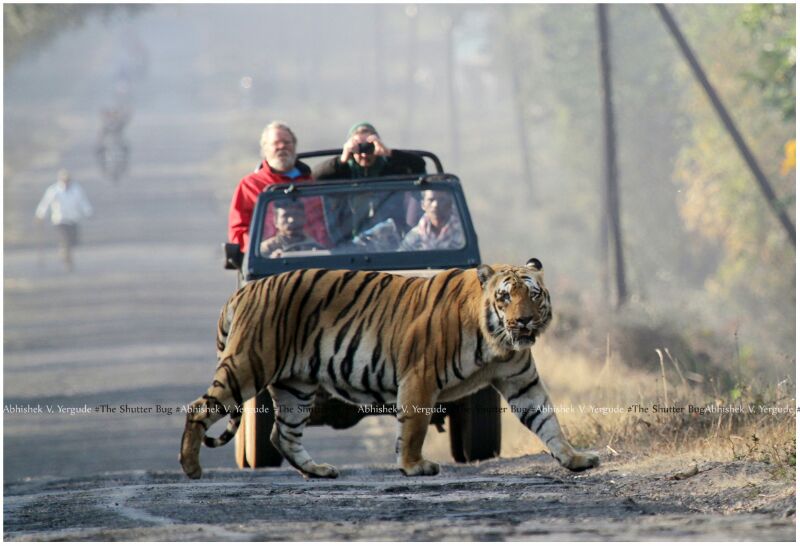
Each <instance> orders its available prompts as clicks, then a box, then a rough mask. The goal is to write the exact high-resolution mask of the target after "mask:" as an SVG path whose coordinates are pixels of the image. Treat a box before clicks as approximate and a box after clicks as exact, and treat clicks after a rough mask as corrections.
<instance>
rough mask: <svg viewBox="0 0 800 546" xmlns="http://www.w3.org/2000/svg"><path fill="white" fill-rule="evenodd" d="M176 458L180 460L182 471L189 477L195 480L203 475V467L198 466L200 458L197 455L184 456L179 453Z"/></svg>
mask: <svg viewBox="0 0 800 546" xmlns="http://www.w3.org/2000/svg"><path fill="white" fill-rule="evenodd" d="M178 460H179V461H180V462H181V467H182V468H183V471H184V473H185V474H186V475H187V476H189V477H190V478H191V479H193V480H196V479H199V478H200V476H202V475H203V468H202V467H201V466H200V459H198V458H197V457H191V456H189V457H184V454H183V453H181V454H180V455H179V456H178Z"/></svg>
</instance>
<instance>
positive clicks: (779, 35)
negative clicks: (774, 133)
mask: <svg viewBox="0 0 800 546" xmlns="http://www.w3.org/2000/svg"><path fill="white" fill-rule="evenodd" d="M739 21H740V23H741V24H742V25H743V26H744V27H745V28H746V29H747V30H748V31H749V33H750V44H751V47H753V48H754V49H756V50H757V51H758V62H757V63H756V64H755V66H754V67H753V68H750V69H747V70H745V71H744V72H743V74H744V76H745V78H746V79H747V80H748V81H749V82H750V83H752V84H754V85H755V86H756V87H757V88H758V89H759V90H760V91H761V93H762V100H763V101H764V103H765V104H766V105H768V106H770V107H773V108H776V109H777V110H778V111H780V112H781V114H782V115H783V119H784V120H787V121H790V120H794V118H795V101H796V98H795V72H796V68H797V61H796V51H795V47H796V42H797V39H796V27H795V9H794V6H793V5H790V4H754V5H749V6H746V7H745V8H744V9H743V11H742V14H741V15H740V16H739Z"/></svg>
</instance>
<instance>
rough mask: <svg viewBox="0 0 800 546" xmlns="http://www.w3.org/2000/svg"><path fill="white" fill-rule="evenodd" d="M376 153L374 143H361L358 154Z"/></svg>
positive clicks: (357, 149) (357, 150)
mask: <svg viewBox="0 0 800 546" xmlns="http://www.w3.org/2000/svg"><path fill="white" fill-rule="evenodd" d="M373 152H375V144H374V143H372V142H359V143H358V148H356V153H358V154H371V153H373Z"/></svg>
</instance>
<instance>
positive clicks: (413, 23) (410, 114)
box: [403, 4, 419, 142]
mask: <svg viewBox="0 0 800 546" xmlns="http://www.w3.org/2000/svg"><path fill="white" fill-rule="evenodd" d="M405 13H406V19H407V20H408V51H407V54H408V57H407V61H406V120H405V127H404V131H403V133H404V135H403V137H404V141H405V142H411V137H412V134H411V130H412V127H413V126H414V110H415V109H416V86H417V82H416V79H415V76H416V71H417V40H418V35H417V23H418V19H419V7H418V6H417V5H416V4H408V5H407V6H406V7H405Z"/></svg>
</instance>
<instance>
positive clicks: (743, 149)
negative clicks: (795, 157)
mask: <svg viewBox="0 0 800 546" xmlns="http://www.w3.org/2000/svg"><path fill="white" fill-rule="evenodd" d="M656 9H658V12H659V13H660V14H661V17H662V19H664V23H665V24H666V25H667V28H668V29H669V31H670V33H671V34H672V37H673V38H675V41H676V42H677V43H678V47H679V48H680V50H681V53H683V56H684V57H685V58H686V61H687V62H688V63H689V66H691V68H692V72H693V73H694V76H695V78H697V81H698V82H700V85H701V86H702V87H703V90H704V91H705V92H706V95H707V96H708V98H709V100H710V101H711V104H712V105H713V106H714V110H716V112H717V115H718V116H719V118H720V120H722V124H723V125H724V126H725V129H726V130H727V131H728V134H729V135H731V138H732V139H733V142H734V143H735V144H736V148H737V149H738V150H739V154H741V156H742V159H744V162H745V163H747V166H748V167H749V168H750V172H751V173H753V176H754V177H755V179H756V182H758V187H759V188H760V189H761V193H762V194H763V195H764V198H765V199H766V200H767V204H768V205H769V207H770V208H771V209H772V212H773V213H774V214H775V216H777V217H778V220H779V221H780V223H781V225H782V226H783V229H784V231H786V236H787V237H788V238H789V242H791V243H792V246H793V247H796V246H797V243H796V241H795V238H796V234H795V227H794V224H793V223H792V220H791V219H790V218H789V215H787V214H786V211H785V210H784V209H783V207H781V205H780V201H778V197H777V196H776V195H775V192H774V191H773V189H772V185H770V183H769V180H767V177H766V176H765V175H764V172H763V171H762V170H761V167H760V166H759V165H758V162H757V161H756V158H755V157H754V156H753V154H752V153H751V152H750V148H749V147H748V146H747V143H746V142H745V141H744V138H742V135H741V133H739V129H737V128H736V124H735V123H734V122H733V119H732V118H731V116H730V115H729V114H728V110H727V109H726V108H725V105H724V104H722V101H721V100H720V98H719V96H718V95H717V92H716V91H715V90H714V87H713V86H712V85H711V82H710V81H708V78H707V77H706V74H705V71H704V70H703V67H701V66H700V63H699V62H698V60H697V57H695V55H694V53H693V52H692V49H691V48H690V47H689V43H688V42H687V41H686V38H684V36H683V33H682V32H681V30H680V28H679V27H678V23H677V22H676V21H675V19H674V18H673V17H672V14H671V13H670V12H669V10H668V9H667V7H666V6H665V5H664V4H656Z"/></svg>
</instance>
